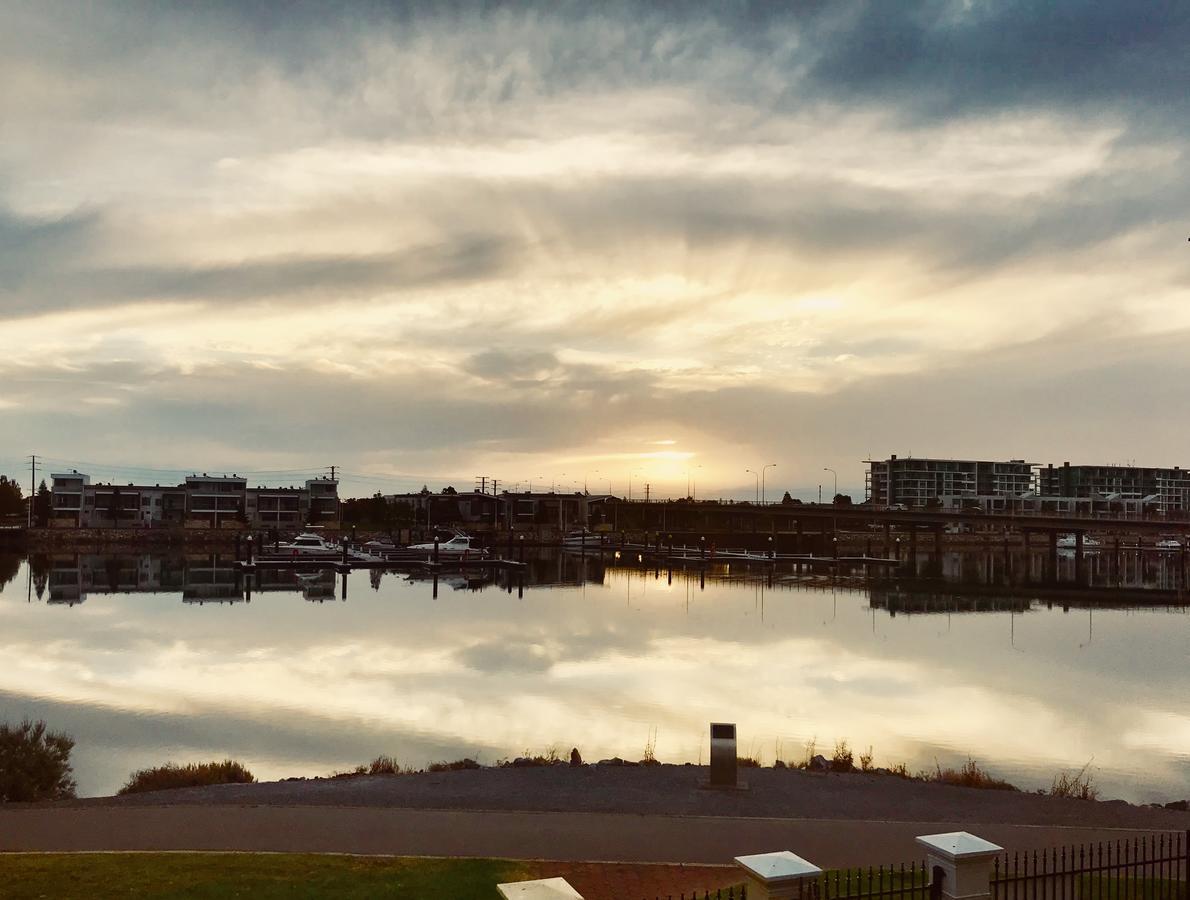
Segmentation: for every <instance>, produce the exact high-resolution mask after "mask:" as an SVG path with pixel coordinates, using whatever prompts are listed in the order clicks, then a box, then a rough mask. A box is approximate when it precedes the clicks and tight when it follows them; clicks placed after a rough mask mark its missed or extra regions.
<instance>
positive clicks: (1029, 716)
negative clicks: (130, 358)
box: [0, 553, 1190, 801]
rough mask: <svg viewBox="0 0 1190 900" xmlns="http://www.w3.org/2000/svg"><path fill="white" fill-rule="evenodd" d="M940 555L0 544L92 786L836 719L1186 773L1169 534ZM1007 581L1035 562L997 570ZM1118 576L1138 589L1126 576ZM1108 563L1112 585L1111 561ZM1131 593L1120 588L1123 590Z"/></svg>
mask: <svg viewBox="0 0 1190 900" xmlns="http://www.w3.org/2000/svg"><path fill="white" fill-rule="evenodd" d="M1045 575H1046V573H1045V557H1044V554H1041V555H1038V556H1034V557H1030V558H1025V557H1022V556H1014V557H1005V556H1003V555H998V554H995V553H987V554H983V553H979V554H972V555H960V554H947V555H946V556H945V557H944V558H943V559H942V560H941V561H940V562H939V561H931V560H930V559H929V558H928V557H925V556H922V557H919V559H918V560H917V563H916V566H915V567H914V570H913V571H910V570H909V569H908V568H907V567H903V568H902V569H901V570H900V572H899V573H898V576H897V578H896V579H895V580H894V579H881V580H880V581H878V582H872V583H865V582H863V581H861V580H859V579H839V580H836V581H832V580H831V579H830V578H829V577H826V576H810V575H801V576H798V575H796V574H795V573H794V572H793V570H792V568H791V567H789V566H786V567H785V568H784V569H781V570H779V571H778V572H777V573H776V574H775V575H774V576H773V577H769V576H768V575H766V574H765V573H764V572H762V571H759V570H754V571H752V572H748V571H747V570H745V569H742V568H740V567H739V566H733V567H731V568H730V569H729V568H727V567H724V566H719V567H717V568H715V569H713V570H712V571H711V572H709V573H708V574H706V575H705V576H702V575H701V574H700V573H699V572H698V571H696V570H695V571H691V572H682V571H675V572H673V573H672V574H670V573H668V572H666V571H665V570H661V571H654V570H652V569H648V568H645V567H643V566H641V565H640V564H638V563H636V562H635V561H632V562H631V564H629V561H627V560H624V561H618V560H614V559H608V560H600V559H594V558H590V557H585V558H584V557H579V556H574V555H563V554H542V555H541V558H539V559H537V560H534V561H533V562H532V564H531V566H530V569H529V570H528V572H527V573H526V574H525V575H524V576H523V578H521V579H518V578H517V577H516V576H512V581H511V582H508V581H506V580H505V579H506V578H507V577H508V576H504V575H501V576H498V578H497V579H496V580H491V579H485V578H479V577H476V578H471V579H470V580H468V579H464V578H462V577H443V578H440V579H439V580H438V582H437V584H436V585H435V584H434V583H433V582H431V581H427V580H414V579H411V578H410V577H409V576H407V575H402V574H399V573H393V572H387V573H383V574H381V573H379V572H368V571H358V572H355V573H353V574H351V575H350V576H348V577H347V579H346V599H343V591H344V584H343V579H342V576H336V575H334V574H333V573H331V572H326V573H322V574H319V573H310V574H306V575H303V576H301V577H297V576H294V575H292V574H278V575H276V576H271V577H270V579H269V581H270V582H271V583H266V584H265V585H261V586H257V587H256V588H255V589H254V590H253V591H252V593H251V599H250V600H248V599H247V598H246V597H245V592H244V590H243V585H242V584H241V583H238V582H237V581H236V578H235V573H234V571H233V570H232V569H230V567H229V566H228V564H227V562H226V561H225V560H216V559H212V558H209V557H189V558H161V557H151V556H147V555H146V556H123V557H103V556H81V557H55V558H54V559H53V560H52V561H51V560H47V559H45V558H38V559H37V560H35V562H34V564H33V565H32V566H30V564H29V563H28V562H27V561H25V560H22V559H17V558H15V557H2V556H0V585H2V587H0V658H2V659H3V665H2V666H0V719H8V720H17V719H20V718H21V717H24V716H31V717H35V718H44V719H46V720H47V721H48V722H50V723H51V725H52V726H54V727H56V728H60V729H63V730H65V731H67V732H69V733H70V734H72V735H73V736H74V737H75V739H76V741H77V746H76V749H75V753H74V760H75V769H76V773H77V776H78V781H79V786H80V793H81V794H83V795H94V794H103V793H109V792H112V791H114V790H115V789H116V788H118V787H119V786H120V785H121V784H122V783H123V782H124V780H125V779H126V778H127V776H128V774H129V773H130V772H131V771H132V770H133V769H136V768H140V767H143V766H148V765H154V764H159V763H162V762H165V761H166V760H174V761H194V760H203V759H211V758H223V757H225V756H230V757H233V758H236V759H239V760H241V761H243V762H245V763H246V764H247V765H248V766H249V767H250V768H251V769H252V770H253V772H255V773H256V775H257V776H258V777H261V778H265V779H271V778H276V777H284V776H289V775H316V774H326V773H329V772H331V771H334V770H341V769H346V768H349V767H352V766H354V765H356V764H358V763H361V762H364V761H366V760H369V759H371V758H373V757H375V756H376V755H378V754H380V753H389V754H392V755H394V756H396V757H397V758H398V759H399V760H401V761H403V762H404V763H406V764H411V765H421V764H425V763H427V762H430V761H433V760H438V759H455V758H458V757H461V756H473V757H475V758H477V759H479V760H481V761H483V762H488V763H491V762H494V761H495V760H497V759H499V758H501V757H506V756H512V755H518V754H521V753H523V752H524V751H526V750H530V751H533V752H542V751H544V750H546V748H548V747H550V746H556V747H557V748H558V749H559V750H560V751H561V752H562V753H564V754H565V753H568V752H569V749H570V747H572V746H578V747H579V748H580V750H581V751H582V753H583V755H584V757H585V758H587V759H599V758H601V757H609V756H614V755H619V756H624V757H629V758H639V757H640V756H641V755H642V753H643V751H644V747H645V744H646V742H647V741H648V740H649V739H650V735H655V736H656V753H657V756H658V757H659V758H661V759H663V760H666V761H674V762H680V761H693V762H698V761H700V760H703V761H705V759H706V757H707V751H706V733H707V723H708V722H709V721H718V720H722V721H734V722H737V723H738V724H739V733H740V736H741V751H742V752H750V753H753V754H759V755H760V756H761V757H762V759H763V761H764V762H765V763H766V764H767V763H771V762H772V760H773V758H774V756H775V754H777V753H778V752H780V753H781V754H782V755H783V756H784V757H785V758H799V757H800V756H801V755H802V753H803V752H804V751H803V747H804V745H805V743H806V742H807V741H808V740H810V739H812V738H816V739H817V746H818V747H819V749H820V750H823V751H825V752H826V754H827V755H828V756H829V754H830V750H831V748H832V747H833V745H834V742H835V741H836V739H843V738H845V739H847V740H849V741H850V743H851V745H852V747H853V748H855V749H856V751H857V753H858V751H859V750H860V749H863V748H866V747H868V746H869V745H872V746H873V747H874V748H875V756H876V763H877V764H878V765H882V764H888V763H894V762H901V761H904V762H906V763H908V764H909V766H910V767H911V768H914V769H917V768H926V767H930V768H932V767H933V765H934V763H935V760H937V761H939V762H941V763H942V764H943V765H947V764H954V763H958V762H962V761H963V760H965V759H966V757H967V756H968V754H970V755H971V756H973V757H975V758H976V759H978V760H979V761H980V762H981V763H982V764H984V765H986V766H987V767H988V768H989V769H991V770H992V771H993V772H995V773H996V774H999V775H1002V776H1004V777H1007V778H1008V779H1009V780H1011V781H1013V782H1015V783H1018V784H1020V785H1021V786H1023V787H1031V788H1036V787H1048V786H1049V783H1050V781H1051V779H1052V777H1053V775H1054V773H1055V772H1056V771H1058V770H1060V769H1063V768H1078V767H1081V766H1082V765H1083V764H1084V763H1086V762H1088V761H1091V764H1092V768H1093V770H1094V772H1095V776H1096V780H1097V783H1098V784H1099V786H1100V787H1101V788H1102V790H1103V794H1104V795H1105V796H1107V797H1123V798H1126V799H1129V800H1134V801H1154V800H1160V801H1166V800H1171V799H1177V798H1183V797H1187V796H1190V665H1188V663H1190V613H1188V611H1187V608H1186V606H1185V605H1183V604H1184V600H1182V595H1181V593H1180V591H1179V585H1180V584H1181V583H1182V573H1181V571H1180V569H1179V567H1178V566H1177V563H1176V561H1175V560H1172V559H1170V560H1160V559H1153V560H1139V559H1134V560H1132V561H1131V562H1127V564H1126V565H1124V566H1122V567H1120V568H1119V569H1114V568H1113V567H1111V566H1110V565H1109V564H1108V560H1107V559H1106V557H1104V558H1092V559H1091V560H1089V561H1088V563H1087V564H1085V565H1084V566H1082V567H1079V569H1077V570H1076V569H1075V567H1074V562H1073V560H1072V559H1069V558H1063V559H1062V560H1060V568H1059V571H1058V573H1057V575H1058V577H1059V579H1064V580H1070V579H1072V578H1075V577H1076V576H1077V577H1079V578H1080V579H1081V580H1082V581H1083V582H1084V583H1087V584H1089V585H1092V587H1091V588H1088V589H1078V588H1073V587H1071V588H1062V589H1059V588H1042V587H1036V586H1033V585H1030V584H1021V582H1027V581H1029V580H1030V579H1034V578H1043V577H1045ZM1011 583H1016V586H1006V584H1011ZM1116 585H1118V586H1119V588H1120V590H1119V591H1109V590H1107V589H1106V587H1107V586H1113V587H1114V586H1116ZM1095 586H1098V587H1095ZM1125 601H1127V603H1133V604H1139V605H1127V603H1125Z"/></svg>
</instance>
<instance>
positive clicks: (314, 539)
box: [277, 531, 340, 556]
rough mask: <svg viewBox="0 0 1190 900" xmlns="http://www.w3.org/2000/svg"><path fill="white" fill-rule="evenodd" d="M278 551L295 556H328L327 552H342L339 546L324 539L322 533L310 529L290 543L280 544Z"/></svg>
mask: <svg viewBox="0 0 1190 900" xmlns="http://www.w3.org/2000/svg"><path fill="white" fill-rule="evenodd" d="M277 551H278V552H279V553H289V554H292V555H293V556H326V555H327V554H331V553H338V552H340V551H339V548H338V547H336V546H335V545H334V544H332V543H330V542H329V541H327V540H326V539H324V538H323V537H322V536H321V535H317V534H313V533H311V532H309V531H307V532H305V533H303V534H299V535H298V536H297V537H295V538H294V539H293V540H292V541H289V542H288V543H284V544H280V545H278V547H277Z"/></svg>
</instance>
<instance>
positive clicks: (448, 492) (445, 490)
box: [442, 484, 458, 494]
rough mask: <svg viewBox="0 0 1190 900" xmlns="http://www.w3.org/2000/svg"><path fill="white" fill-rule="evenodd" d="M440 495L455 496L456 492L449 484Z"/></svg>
mask: <svg viewBox="0 0 1190 900" xmlns="http://www.w3.org/2000/svg"><path fill="white" fill-rule="evenodd" d="M442 493H444V494H457V493H458V491H456V490H455V489H454V488H453V487H452V486H451V485H449V484H448V485H447V486H446V487H444V488H443V489H442Z"/></svg>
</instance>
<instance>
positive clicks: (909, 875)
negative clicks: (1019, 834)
mask: <svg viewBox="0 0 1190 900" xmlns="http://www.w3.org/2000/svg"><path fill="white" fill-rule="evenodd" d="M942 887H943V876H942V872H941V870H939V869H937V868H935V869H934V871H933V872H931V871H930V869H929V867H928V865H927V864H926V863H925V862H920V863H918V862H914V863H909V864H907V865H905V864H902V865H899V866H876V867H868V868H866V869H864V868H858V869H835V870H831V871H829V872H824V873H822V875H820V876H819V877H818V878H817V879H816V880H815V881H813V882H811V883H810V884H808V885H806V886H805V887H804V888H803V892H802V897H803V900H939V898H940V897H941V895H942ZM990 891H991V900H1190V831H1186V832H1166V833H1159V834H1148V835H1144V836H1140V835H1138V836H1136V837H1133V838H1128V839H1126V840H1125V839H1121V840H1117V841H1110V842H1102V843H1093V844H1082V845H1075V846H1068V847H1055V848H1052V849H1049V850H1034V851H1026V852H1023V853H1022V852H1015V853H1005V854H1003V855H1002V856H997V857H996V858H995V859H994V861H993V863H992V873H991V884H990ZM747 896H748V895H747V891H746V888H745V886H744V885H742V884H741V885H735V886H733V887H724V888H719V889H717V890H713V891H695V892H693V893H690V892H686V893H676V894H667V895H666V896H664V897H656V898H652V900H747ZM645 900H650V898H645Z"/></svg>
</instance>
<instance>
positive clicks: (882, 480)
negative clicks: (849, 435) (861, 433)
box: [865, 455, 1034, 509]
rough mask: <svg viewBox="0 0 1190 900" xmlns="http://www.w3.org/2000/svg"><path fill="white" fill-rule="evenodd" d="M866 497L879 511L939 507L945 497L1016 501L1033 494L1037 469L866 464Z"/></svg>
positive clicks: (953, 462) (937, 462) (1018, 463)
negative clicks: (891, 507)
mask: <svg viewBox="0 0 1190 900" xmlns="http://www.w3.org/2000/svg"><path fill="white" fill-rule="evenodd" d="M866 463H867V466H868V471H867V475H866V479H865V480H866V483H865V495H866V497H867V499H868V501H869V502H870V503H871V504H872V505H873V506H875V507H877V508H881V509H883V508H887V507H890V506H905V507H907V508H910V509H921V508H924V507H927V506H937V505H938V504H939V503H940V502H941V500H942V498H943V497H971V498H975V497H981V496H983V497H1017V496H1020V495H1022V494H1025V493H1028V492H1030V491H1032V490H1034V475H1033V466H1032V465H1031V464H1029V463H1027V462H1025V461H1024V460H1022V459H1013V460H1006V461H995V460H972V459H930V458H919V457H904V458H897V456H895V455H893V456H890V457H889V458H888V459H885V460H871V459H870V460H866Z"/></svg>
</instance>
